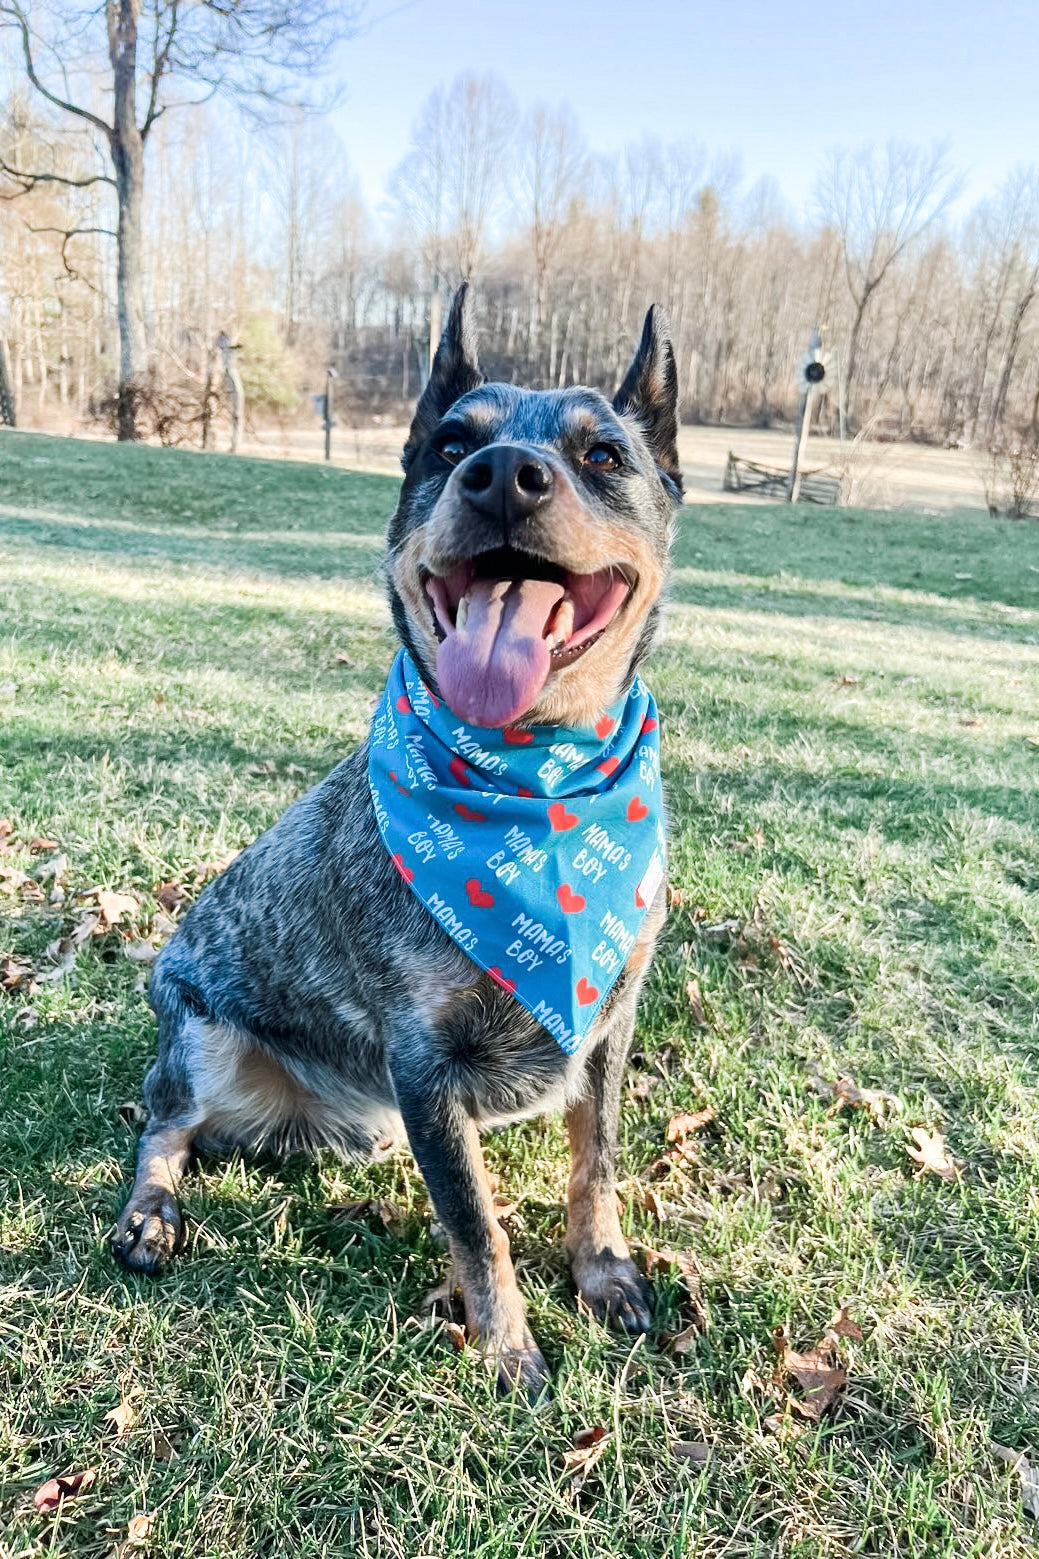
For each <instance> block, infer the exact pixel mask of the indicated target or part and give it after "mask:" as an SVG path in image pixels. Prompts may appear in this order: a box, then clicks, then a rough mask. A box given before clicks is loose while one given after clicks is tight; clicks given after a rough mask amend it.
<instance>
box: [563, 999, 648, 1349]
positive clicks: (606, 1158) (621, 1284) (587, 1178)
mask: <svg viewBox="0 0 1039 1559" xmlns="http://www.w3.org/2000/svg"><path fill="white" fill-rule="evenodd" d="M631 1006H632V1021H633V1017H634V1002H632V1003H631ZM632 1021H624V1020H623V1019H621V1020H620V1021H618V1022H617V1023H616V1024H615V1026H614V1027H613V1028H612V1029H611V1031H610V1032H609V1033H608V1034H606V1035H604V1037H603V1039H602V1041H601V1042H600V1044H599V1045H598V1046H597V1048H596V1049H595V1051H594V1052H593V1053H592V1055H591V1056H590V1057H589V1059H588V1067H587V1070H586V1072H585V1092H584V1094H583V1095H582V1097H581V1098H580V1099H579V1100H578V1101H577V1103H576V1104H573V1105H571V1107H570V1109H569V1110H568V1111H567V1117H566V1124H567V1128H568V1130H569V1133H570V1151H571V1155H572V1159H573V1167H572V1169H571V1173H570V1186H569V1195H568V1210H567V1230H566V1248H567V1251H568V1253H569V1256H570V1270H571V1272H572V1274H573V1279H574V1285H575V1287H576V1289H577V1293H578V1297H579V1298H580V1299H581V1300H582V1301H583V1303H584V1304H586V1305H587V1306H588V1308H589V1310H591V1312H592V1314H593V1315H595V1316H596V1317H598V1319H599V1320H600V1321H605V1320H608V1321H612V1322H613V1324H614V1325H615V1326H621V1327H623V1328H624V1330H625V1331H628V1332H645V1331H648V1329H649V1327H650V1324H651V1322H652V1319H653V1296H652V1293H651V1291H650V1289H649V1287H648V1285H647V1284H646V1283H645V1282H644V1281H643V1279H642V1278H641V1277H640V1276H639V1272H638V1269H637V1267H636V1266H635V1263H634V1262H633V1261H632V1259H631V1253H630V1252H629V1250H628V1244H627V1241H626V1240H625V1238H624V1235H623V1233H622V1231H621V1225H620V1218H619V1216H618V1213H617V1192H616V1190H615V1188H614V1163H615V1160H616V1156H617V1121H618V1116H619V1115H620V1098H621V1085H622V1082H623V1077H624V1066H625V1062H626V1061H627V1057H628V1049H629V1047H630V1045H631V1036H632Z"/></svg>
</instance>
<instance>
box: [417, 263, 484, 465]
mask: <svg viewBox="0 0 1039 1559" xmlns="http://www.w3.org/2000/svg"><path fill="white" fill-rule="evenodd" d="M486 382H487V380H486V375H485V374H484V373H483V370H482V369H481V367H480V363H479V360H478V358H477V355H476V325H475V322H474V320H473V305H472V302H471V301H470V297H469V283H468V282H463V283H462V285H461V286H460V287H459V289H458V291H457V292H456V293H455V295H454V297H453V298H452V300H451V312H450V313H449V314H448V316H447V324H446V325H445V327H444V334H443V335H442V336H441V337H440V345H439V346H438V347H437V352H436V356H435V357H434V359H433V366H432V368H431V369H430V371H429V379H428V380H427V382H426V388H425V389H424V390H423V391H422V394H421V395H420V396H419V403H418V405H417V406H416V407H415V416H414V419H413V421H412V424H411V430H410V432H409V433H408V440H407V443H406V444H405V445H404V453H403V454H402V455H401V464H402V465H403V467H404V469H405V471H406V470H407V469H408V466H409V465H410V464H411V461H412V458H413V457H414V454H415V451H416V450H417V449H418V448H419V446H420V445H421V444H422V443H423V442H424V440H425V439H427V438H428V437H429V435H430V433H432V431H433V429H434V428H435V427H436V425H437V423H438V422H439V421H440V419H441V417H442V416H443V415H444V413H445V412H446V411H448V410H449V409H450V408H451V407H452V406H453V405H454V403H455V401H456V400H458V398H459V397H460V396H462V395H465V394H466V393H467V392H468V391H469V390H476V389H478V388H479V386H480V385H481V384H486Z"/></svg>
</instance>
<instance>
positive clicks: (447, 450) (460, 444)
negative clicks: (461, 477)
mask: <svg viewBox="0 0 1039 1559" xmlns="http://www.w3.org/2000/svg"><path fill="white" fill-rule="evenodd" d="M437 453H438V454H439V455H440V457H441V459H443V460H446V461H447V463H448V465H449V466H456V465H457V464H458V462H459V461H460V460H464V459H465V457H466V455H467V454H468V453H469V445H468V444H467V443H466V442H465V439H464V438H458V437H457V435H455V434H450V435H449V436H448V437H447V438H445V439H441V441H440V443H439V444H438V445H437Z"/></svg>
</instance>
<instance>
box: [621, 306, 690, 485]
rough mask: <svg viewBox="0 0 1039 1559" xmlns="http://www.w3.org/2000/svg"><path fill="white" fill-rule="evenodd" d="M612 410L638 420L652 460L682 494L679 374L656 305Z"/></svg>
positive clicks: (664, 322) (667, 329)
mask: <svg viewBox="0 0 1039 1559" xmlns="http://www.w3.org/2000/svg"><path fill="white" fill-rule="evenodd" d="M613 409H614V411H619V412H621V413H625V412H626V413H627V414H628V415H629V416H632V417H636V418H637V419H638V421H639V423H640V424H641V425H642V430H643V432H644V433H645V435H646V440H647V442H648V444H649V447H650V449H651V450H652V451H653V458H654V460H655V461H656V463H657V465H658V466H659V467H660V469H661V471H663V473H664V475H665V476H668V477H670V478H671V480H672V482H674V483H675V484H676V486H677V487H678V489H679V491H681V488H682V473H681V470H680V469H679V465H678V370H677V369H676V367H675V352H674V348H673V347H672V345H671V330H670V327H669V325H668V319H667V315H666V314H665V313H664V310H663V309H662V308H661V307H660V305H659V304H657V303H655V304H654V305H653V307H652V308H651V309H650V311H649V313H648V314H647V315H646V323H645V324H644V325H643V327H642V340H641V341H640V342H639V347H638V351H637V352H636V353H635V356H634V357H633V358H632V361H631V367H630V368H629V369H628V371H627V373H626V374H625V375H624V382H623V383H622V385H621V387H620V389H619V390H618V391H617V394H616V395H615V396H614V398H613Z"/></svg>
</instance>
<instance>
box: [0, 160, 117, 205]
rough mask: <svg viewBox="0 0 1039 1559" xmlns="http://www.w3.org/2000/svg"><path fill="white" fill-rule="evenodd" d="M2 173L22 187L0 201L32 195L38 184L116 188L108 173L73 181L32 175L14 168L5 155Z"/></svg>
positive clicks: (65, 176)
mask: <svg viewBox="0 0 1039 1559" xmlns="http://www.w3.org/2000/svg"><path fill="white" fill-rule="evenodd" d="M0 173H3V174H6V175H7V177H8V178H9V179H15V180H16V181H17V182H18V183H19V184H21V186H22V187H21V189H17V190H14V191H13V193H12V194H10V195H0V200H17V199H18V198H19V196H21V195H30V194H31V193H32V191H33V190H34V189H35V188H36V186H37V184H61V185H63V186H64V187H65V188H67V189H87V188H89V186H90V185H91V184H111V185H112V186H113V188H114V186H115V180H114V179H113V178H112V177H111V176H110V175H109V174H107V173H92V174H91V175H90V177H89V178H85V179H73V178H70V177H69V175H68V174H65V173H30V171H29V169H28V168H16V167H14V166H13V164H12V163H9V162H8V161H7V159H6V157H4V156H3V155H0Z"/></svg>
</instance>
